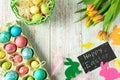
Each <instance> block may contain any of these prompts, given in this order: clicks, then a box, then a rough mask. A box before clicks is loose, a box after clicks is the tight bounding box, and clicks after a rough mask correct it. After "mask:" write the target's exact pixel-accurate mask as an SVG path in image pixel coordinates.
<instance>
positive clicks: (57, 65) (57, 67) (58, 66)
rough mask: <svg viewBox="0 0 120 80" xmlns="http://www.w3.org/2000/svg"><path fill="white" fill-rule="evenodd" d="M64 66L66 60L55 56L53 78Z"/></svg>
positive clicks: (52, 70)
mask: <svg viewBox="0 0 120 80" xmlns="http://www.w3.org/2000/svg"><path fill="white" fill-rule="evenodd" d="M62 66H64V58H63V57H62V56H59V55H56V56H54V58H53V64H52V69H51V74H52V76H54V75H55V74H57V73H58V72H59V71H60V69H61V68H62Z"/></svg>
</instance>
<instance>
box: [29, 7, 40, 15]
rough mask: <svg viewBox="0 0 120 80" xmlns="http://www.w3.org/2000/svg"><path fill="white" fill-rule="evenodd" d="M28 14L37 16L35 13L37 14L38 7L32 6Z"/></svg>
mask: <svg viewBox="0 0 120 80" xmlns="http://www.w3.org/2000/svg"><path fill="white" fill-rule="evenodd" d="M30 12H31V13H32V14H37V13H38V12H39V7H37V6H32V7H31V8H30Z"/></svg>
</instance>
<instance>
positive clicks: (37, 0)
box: [32, 0, 42, 5]
mask: <svg viewBox="0 0 120 80" xmlns="http://www.w3.org/2000/svg"><path fill="white" fill-rule="evenodd" d="M41 1H42V0H32V3H33V4H35V5H37V4H39V3H40V2H41Z"/></svg>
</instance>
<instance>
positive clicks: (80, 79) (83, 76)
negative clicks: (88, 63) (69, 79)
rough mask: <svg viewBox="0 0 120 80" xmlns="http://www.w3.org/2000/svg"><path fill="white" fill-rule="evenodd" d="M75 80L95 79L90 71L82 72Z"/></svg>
mask: <svg viewBox="0 0 120 80" xmlns="http://www.w3.org/2000/svg"><path fill="white" fill-rule="evenodd" d="M73 80H93V79H92V75H91V73H90V72H88V73H87V74H80V75H78V76H77V77H76V78H74V79H73Z"/></svg>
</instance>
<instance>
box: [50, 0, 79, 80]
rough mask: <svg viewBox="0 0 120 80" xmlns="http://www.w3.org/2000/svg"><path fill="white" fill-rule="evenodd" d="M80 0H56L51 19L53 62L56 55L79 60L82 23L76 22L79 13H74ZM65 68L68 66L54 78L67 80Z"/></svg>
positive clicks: (63, 67)
mask: <svg viewBox="0 0 120 80" xmlns="http://www.w3.org/2000/svg"><path fill="white" fill-rule="evenodd" d="M78 1H79V0H74V1H73V0H56V8H55V11H54V14H53V17H52V19H51V59H52V60H51V62H53V59H54V58H55V56H56V55H59V56H63V57H65V58H66V57H70V58H72V59H73V60H76V61H78V60H77V57H78V55H80V54H81V49H80V44H81V23H75V21H76V20H77V19H78V16H79V15H77V14H75V13H74V12H75V11H76V10H77V8H78V6H77V5H76V3H77V2H78ZM56 63H57V61H56ZM52 66H53V63H52ZM51 68H53V67H51ZM65 69H66V67H65V66H62V68H61V70H60V72H58V74H56V75H55V76H54V77H52V80H65V74H64V72H65Z"/></svg>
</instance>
